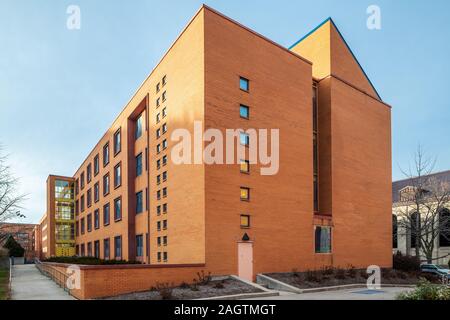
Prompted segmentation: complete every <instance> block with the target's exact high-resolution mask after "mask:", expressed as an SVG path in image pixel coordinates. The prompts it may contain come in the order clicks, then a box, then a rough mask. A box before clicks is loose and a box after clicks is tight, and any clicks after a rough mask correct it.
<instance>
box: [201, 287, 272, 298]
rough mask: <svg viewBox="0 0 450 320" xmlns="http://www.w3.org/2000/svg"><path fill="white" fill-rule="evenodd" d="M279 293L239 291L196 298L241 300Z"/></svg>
mask: <svg viewBox="0 0 450 320" xmlns="http://www.w3.org/2000/svg"><path fill="white" fill-rule="evenodd" d="M266 290H267V289H266ZM279 295H280V293H279V292H277V291H267V292H258V293H241V294H235V295H230V296H221V297H211V298H202V299H196V300H241V299H251V298H265V297H276V296H279Z"/></svg>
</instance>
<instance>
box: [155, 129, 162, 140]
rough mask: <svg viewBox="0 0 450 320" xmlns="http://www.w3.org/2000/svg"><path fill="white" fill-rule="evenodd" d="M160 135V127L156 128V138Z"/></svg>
mask: <svg viewBox="0 0 450 320" xmlns="http://www.w3.org/2000/svg"><path fill="white" fill-rule="evenodd" d="M160 137H161V129H158V130H156V139H159V138H160Z"/></svg>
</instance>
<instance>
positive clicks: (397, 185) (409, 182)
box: [392, 170, 450, 203]
mask: <svg viewBox="0 0 450 320" xmlns="http://www.w3.org/2000/svg"><path fill="white" fill-rule="evenodd" d="M424 177H425V178H434V179H436V180H437V181H438V182H448V183H449V184H450V170H448V171H442V172H437V173H433V174H430V175H427V176H424ZM424 177H422V178H424ZM416 181H417V178H408V179H404V180H399V181H394V182H392V203H396V202H399V201H400V194H399V193H400V190H402V189H403V188H405V187H408V186H414V185H415V182H416Z"/></svg>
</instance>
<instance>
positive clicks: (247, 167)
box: [241, 160, 250, 173]
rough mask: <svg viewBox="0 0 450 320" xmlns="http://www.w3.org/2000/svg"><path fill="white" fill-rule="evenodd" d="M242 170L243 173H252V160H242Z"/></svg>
mask: <svg viewBox="0 0 450 320" xmlns="http://www.w3.org/2000/svg"><path fill="white" fill-rule="evenodd" d="M241 172H242V173H250V161H248V160H241Z"/></svg>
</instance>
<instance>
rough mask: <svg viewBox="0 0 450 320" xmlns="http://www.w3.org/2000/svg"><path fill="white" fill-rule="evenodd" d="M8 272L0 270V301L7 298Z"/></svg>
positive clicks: (3, 269)
mask: <svg viewBox="0 0 450 320" xmlns="http://www.w3.org/2000/svg"><path fill="white" fill-rule="evenodd" d="M8 284H9V270H8V269H5V268H0V300H6V298H7V297H8Z"/></svg>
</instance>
